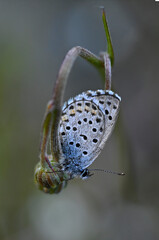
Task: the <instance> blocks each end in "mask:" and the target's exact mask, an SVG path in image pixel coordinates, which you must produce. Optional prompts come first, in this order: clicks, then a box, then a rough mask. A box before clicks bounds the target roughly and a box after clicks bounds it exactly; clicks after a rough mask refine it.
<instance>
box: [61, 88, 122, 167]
mask: <svg viewBox="0 0 159 240" xmlns="http://www.w3.org/2000/svg"><path fill="white" fill-rule="evenodd" d="M119 103H120V97H119V96H118V95H117V94H115V93H113V92H112V91H104V90H97V91H87V92H84V93H82V94H80V95H78V96H76V97H75V98H74V99H70V100H69V101H68V102H67V103H65V104H64V106H63V111H62V117H61V121H60V142H61V148H62V153H63V156H64V159H69V161H72V163H73V164H75V165H77V166H79V167H80V169H85V168H86V167H88V166H89V165H90V164H91V163H92V162H93V161H94V160H95V159H96V158H97V156H98V155H99V153H100V152H101V150H102V148H103V147H104V144H105V142H106V140H107V139H108V137H109V136H110V134H111V132H112V130H113V127H114V124H115V122H116V118H117V115H118V111H119Z"/></svg>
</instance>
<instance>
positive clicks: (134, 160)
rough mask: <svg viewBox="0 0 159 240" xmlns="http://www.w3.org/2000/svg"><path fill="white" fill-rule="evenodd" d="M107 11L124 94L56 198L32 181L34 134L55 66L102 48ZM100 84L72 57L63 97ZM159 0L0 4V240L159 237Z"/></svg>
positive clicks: (117, 85)
mask: <svg viewBox="0 0 159 240" xmlns="http://www.w3.org/2000/svg"><path fill="white" fill-rule="evenodd" d="M99 5H104V6H105V9H106V12H107V18H108V22H109V27H110V30H111V35H112V39H113V45H114V51H115V57H116V58H115V66H114V68H113V86H114V89H115V90H116V91H117V92H118V94H119V95H120V96H121V97H122V104H121V112H120V118H119V119H118V123H117V125H116V128H115V131H114V132H113V135H112V136H111V138H110V139H109V141H108V142H107V144H106V146H105V148H104V150H103V151H102V153H101V155H100V156H99V157H98V159H96V161H95V162H94V163H93V165H92V166H91V167H94V168H95V167H96V168H102V169H110V170H116V171H124V172H126V176H125V177H119V176H115V175H109V174H103V173H96V174H95V175H94V176H93V177H92V178H90V179H88V180H86V181H82V180H80V179H77V180H73V181H71V182H69V184H68V186H67V188H66V189H64V190H63V191H62V192H61V193H60V194H59V195H45V194H43V193H42V192H40V191H38V190H37V189H36V188H35V186H34V183H33V173H34V166H35V164H36V163H37V161H38V154H39V152H38V149H39V138H40V129H41V123H42V119H43V114H44V111H45V106H46V103H47V101H48V100H49V98H50V97H51V92H52V87H53V83H54V82H55V79H56V76H57V73H58V70H59V67H60V64H61V63H62V60H63V58H64V56H65V54H66V53H67V51H68V50H69V49H70V48H72V47H73V46H76V45H80V46H83V47H85V48H88V49H89V50H91V51H92V52H94V53H96V54H98V53H99V52H100V51H102V50H105V49H106V45H105V35H104V29H103V25H102V20H101V12H100V10H99V8H98V6H99ZM98 88H102V82H101V80H100V76H99V75H98V73H97V72H96V70H95V69H94V68H93V67H92V66H90V65H89V64H88V63H87V62H85V61H84V60H82V59H78V60H77V62H76V64H75V67H74V68H73V71H72V72H71V75H70V78H69V82H68V87H67V89H66V94H65V99H68V98H69V97H71V96H74V95H76V94H78V93H80V92H82V91H84V90H87V89H92V90H95V89H98ZM158 92H159V2H158V3H156V2H155V1H154V0H134V1H126V0H105V1H80V0H76V1H75V0H74V1H69V0H68V1H67V0H65V1H64V0H63V1H55V0H52V1H51V0H43V1H42V0H39V1H37V0H27V1H26V0H19V1H18V0H0V239H1V240H11V239H12V240H17V239H30V240H32V239H34V240H35V239H38V240H42V239H45V240H74V239H76V240H81V239H83V240H88V239H91V240H95V239H98V240H104V239H108V240H114V239H118V240H121V239H122V240H134V239H135V240H142V239H143V240H150V239H151V240H157V239H159V228H158V226H159V213H158V211H159V157H158V151H159V141H158V136H159V127H158V118H159V99H158V98H159V96H158Z"/></svg>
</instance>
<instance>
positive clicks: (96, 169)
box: [89, 168, 125, 176]
mask: <svg viewBox="0 0 159 240" xmlns="http://www.w3.org/2000/svg"><path fill="white" fill-rule="evenodd" d="M89 171H98V172H105V173H111V174H115V175H119V176H124V175H125V173H120V172H114V171H109V170H104V169H99V168H95V169H89Z"/></svg>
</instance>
